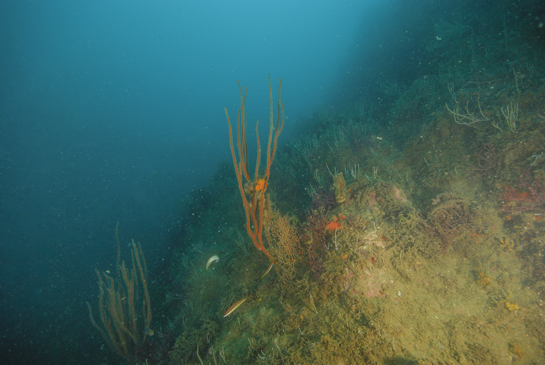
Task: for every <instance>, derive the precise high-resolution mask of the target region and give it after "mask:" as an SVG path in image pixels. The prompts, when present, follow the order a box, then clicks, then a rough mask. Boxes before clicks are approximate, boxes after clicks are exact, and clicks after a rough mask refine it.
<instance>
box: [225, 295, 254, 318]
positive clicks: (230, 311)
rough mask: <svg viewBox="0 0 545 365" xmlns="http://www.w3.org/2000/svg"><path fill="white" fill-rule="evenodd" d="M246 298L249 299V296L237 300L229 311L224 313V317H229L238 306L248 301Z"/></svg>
mask: <svg viewBox="0 0 545 365" xmlns="http://www.w3.org/2000/svg"><path fill="white" fill-rule="evenodd" d="M246 299H248V298H242V299H241V300H239V301H238V302H236V303H235V304H233V305H232V306H230V307H229V309H227V312H225V314H224V315H223V318H225V317H227V316H228V315H229V314H231V313H233V312H234V311H235V309H237V308H238V307H240V305H241V304H242V303H244V302H245V301H246Z"/></svg>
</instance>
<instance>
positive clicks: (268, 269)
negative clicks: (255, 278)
mask: <svg viewBox="0 0 545 365" xmlns="http://www.w3.org/2000/svg"><path fill="white" fill-rule="evenodd" d="M273 265H274V262H271V264H270V265H269V267H268V268H267V271H265V273H264V274H263V275H261V277H264V276H265V275H267V274H268V273H269V271H271V269H272V267H273Z"/></svg>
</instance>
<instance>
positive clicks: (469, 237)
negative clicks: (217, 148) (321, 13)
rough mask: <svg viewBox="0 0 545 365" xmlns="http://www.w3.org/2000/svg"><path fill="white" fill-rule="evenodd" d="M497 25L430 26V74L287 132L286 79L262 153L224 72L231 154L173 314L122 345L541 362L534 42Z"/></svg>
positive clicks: (203, 216) (303, 358) (175, 285)
mask: <svg viewBox="0 0 545 365" xmlns="http://www.w3.org/2000/svg"><path fill="white" fill-rule="evenodd" d="M489 20H490V22H491V23H490V24H489V25H490V26H491V28H494V27H495V28H496V30H499V33H495V32H494V31H490V28H488V26H485V25H484V24H482V23H480V22H471V21H469V20H467V23H455V22H446V21H444V22H439V23H437V25H436V34H437V38H436V40H432V41H430V43H429V44H428V46H427V49H426V51H427V52H428V54H429V55H428V57H429V59H430V60H433V61H430V65H429V66H428V69H429V71H430V72H429V74H427V75H426V76H425V77H421V78H418V79H415V80H414V81H413V82H411V83H410V84H409V85H407V86H406V87H403V86H401V85H399V84H397V83H396V82H395V81H386V80H379V81H378V82H379V87H380V91H381V92H382V94H383V98H387V99H389V100H390V101H391V103H390V105H391V107H390V108H385V109H382V110H381V109H379V108H376V107H374V105H373V104H372V103H371V104H366V103H354V104H352V105H345V106H344V107H343V108H335V109H334V108H331V109H328V108H323V109H321V110H319V111H317V112H316V113H315V114H314V115H313V116H312V117H311V118H310V119H309V120H307V121H305V123H306V129H305V130H304V132H303V133H301V135H300V136H298V137H296V138H293V139H291V140H290V141H289V142H288V143H287V144H286V145H285V146H280V145H277V138H278V136H279V135H280V133H281V132H282V128H283V126H284V125H285V124H287V123H288V121H286V120H284V113H285V111H284V109H288V108H289V106H288V105H287V104H286V105H284V104H283V102H282V100H281V92H282V91H284V89H281V90H272V89H270V96H271V105H270V108H271V118H270V120H268V121H265V122H263V121H261V123H260V128H261V129H260V135H259V137H258V138H261V139H260V149H259V151H257V150H256V149H250V148H248V147H247V143H246V139H249V137H248V136H247V135H246V130H247V129H248V130H253V129H254V128H255V121H254V120H253V119H252V117H251V116H250V115H248V116H247V115H246V113H245V108H244V103H245V100H246V98H251V93H250V92H248V94H246V93H245V89H244V84H243V81H241V87H240V90H237V87H236V85H233V90H234V91H235V92H237V91H240V97H241V105H240V109H238V121H237V119H235V117H236V116H237V110H226V112H227V113H228V115H227V121H229V125H230V128H231V129H230V132H231V135H230V137H231V148H232V158H233V163H231V162H225V163H223V164H222V165H221V166H220V167H219V170H218V171H217V173H216V174H215V176H214V177H213V179H212V180H211V181H210V182H209V183H208V184H207V185H206V186H205V187H203V188H202V189H199V190H198V191H196V192H194V194H193V195H192V198H193V199H192V202H191V204H190V205H189V206H188V208H187V213H186V215H187V216H186V224H185V225H184V227H183V229H181V231H180V233H179V239H180V242H183V244H182V247H180V248H179V249H177V251H176V259H175V262H174V264H173V265H172V266H171V272H170V275H171V277H172V284H171V287H170V289H169V290H168V291H167V293H166V295H165V297H164V298H163V300H162V301H161V302H160V303H156V304H155V307H154V310H155V311H157V312H158V313H168V315H167V317H168V321H164V320H162V321H161V320H159V321H157V322H154V324H153V326H152V327H153V329H154V331H155V336H154V338H153V340H151V341H150V343H144V344H142V345H141V346H142V348H139V349H138V351H136V354H137V356H136V357H133V356H127V357H128V358H129V359H130V360H131V361H133V362H138V361H139V362H140V363H144V361H146V362H145V363H153V361H158V360H159V359H156V358H155V357H154V356H155V354H156V352H155V346H165V345H168V346H167V348H168V356H167V358H168V359H167V360H161V361H165V362H164V363H168V364H339V365H342V364H509V363H520V364H539V363H543V361H545V354H544V351H545V348H544V340H545V320H544V314H545V302H544V301H545V293H544V290H545V220H544V219H545V217H544V214H545V170H544V166H545V87H544V85H545V79H544V77H545V73H544V72H545V70H544V68H543V66H544V63H543V55H544V52H543V48H542V47H543V39H542V38H540V39H539V47H540V48H538V44H532V42H533V41H530V40H529V39H527V38H526V36H525V35H524V34H523V33H522V29H525V27H526V26H525V25H520V26H519V28H518V29H519V31H520V32H521V33H516V32H511V31H509V30H506V32H507V33H505V34H504V33H503V30H501V29H503V26H504V25H505V24H502V20H501V19H489ZM526 21H527V22H532V21H533V20H532V18H531V17H528V18H526V19H522V20H520V22H521V23H520V24H525V22H526ZM527 29H530V26H529V25H528V27H527ZM541 37H543V34H542V35H541ZM438 39H441V41H439V40H438ZM446 39H448V40H449V43H448V46H446V44H447V43H446V42H445V40H446ZM534 40H536V39H535V38H534ZM506 42H507V44H506ZM431 62H433V63H431ZM271 77H274V76H271ZM269 87H270V86H269ZM273 99H274V101H272V100H273ZM273 112H274V115H273V114H272V113H273ZM227 121H226V122H227ZM266 131H267V132H268V133H270V134H267V133H266ZM248 133H249V132H248ZM256 159H257V162H258V166H257V167H256V162H255V161H256ZM160 315H161V314H160Z"/></svg>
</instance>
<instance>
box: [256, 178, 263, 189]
mask: <svg viewBox="0 0 545 365" xmlns="http://www.w3.org/2000/svg"><path fill="white" fill-rule="evenodd" d="M263 188H265V179H259V180H257V184H255V191H261V190H263Z"/></svg>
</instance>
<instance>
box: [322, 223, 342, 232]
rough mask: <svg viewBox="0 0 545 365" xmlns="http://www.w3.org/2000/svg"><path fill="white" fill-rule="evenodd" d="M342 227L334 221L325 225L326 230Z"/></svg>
mask: <svg viewBox="0 0 545 365" xmlns="http://www.w3.org/2000/svg"><path fill="white" fill-rule="evenodd" d="M342 228H343V227H341V225H340V224H339V223H337V222H335V221H333V222H331V223H329V224H328V225H327V226H325V229H327V230H330V229H342Z"/></svg>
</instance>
